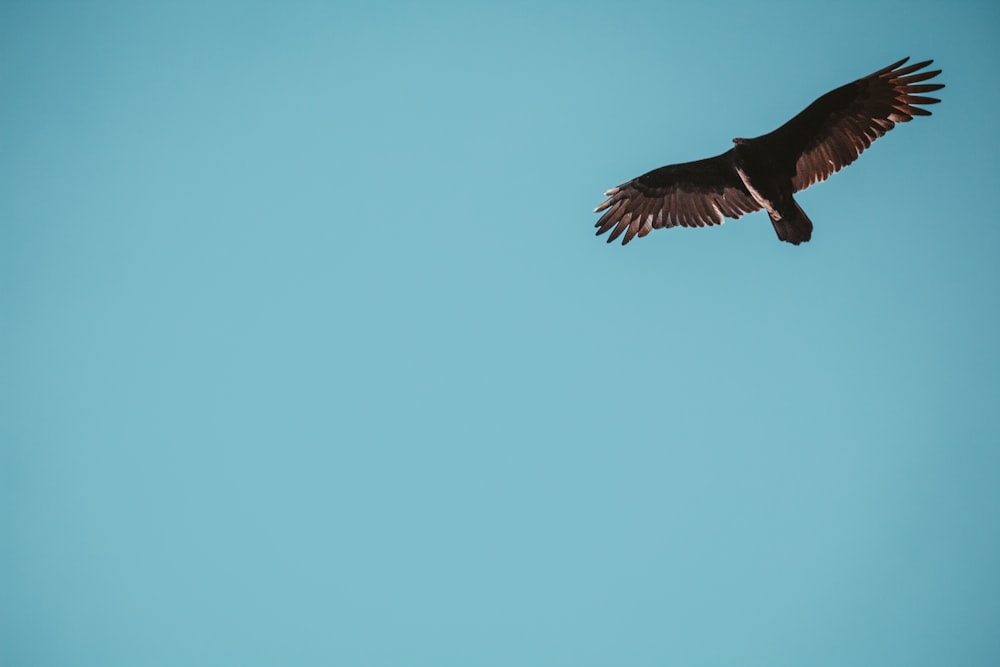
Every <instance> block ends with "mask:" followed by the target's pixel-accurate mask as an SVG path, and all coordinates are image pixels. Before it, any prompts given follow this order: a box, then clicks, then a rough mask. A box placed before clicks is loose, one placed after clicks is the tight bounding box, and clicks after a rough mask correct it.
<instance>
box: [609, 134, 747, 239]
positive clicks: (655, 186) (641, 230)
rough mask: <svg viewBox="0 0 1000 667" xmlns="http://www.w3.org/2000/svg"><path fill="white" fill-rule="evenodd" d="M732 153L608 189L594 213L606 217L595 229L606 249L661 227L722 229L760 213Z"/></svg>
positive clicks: (663, 169)
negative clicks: (732, 221)
mask: <svg viewBox="0 0 1000 667" xmlns="http://www.w3.org/2000/svg"><path fill="white" fill-rule="evenodd" d="M731 154H732V151H727V152H726V153H723V154H722V155H717V156H715V157H712V158H707V159H705V160H697V161H695V162H684V163H682V164H672V165H668V166H666V167H660V168H659V169H654V170H653V171H651V172H649V173H646V174H643V175H642V176H639V177H638V178H633V179H632V180H631V181H629V182H628V183H624V184H622V185H619V186H618V187H616V188H611V189H610V190H608V191H607V192H605V193H604V194H605V195H607V197H608V199H607V200H605V201H604V203H602V204H601V205H600V206H598V207H597V208H596V209H594V212H595V213H599V212H601V211H604V215H602V216H601V218H600V219H599V220H598V221H597V224H596V225H594V226H595V227H597V234H598V236H600V235H601V234H604V233H605V232H607V231H608V230H613V231H612V232H611V235H610V236H609V237H608V243H611V242H612V241H614V240H615V239H616V238H618V237H619V236H621V234H622V233H624V234H625V238H623V239H622V245H625V244H626V243H628V242H629V241H631V240H632V239H633V238H634V237H635V236H645V235H646V234H648V233H649V232H650V231H652V230H654V229H659V228H661V227H677V226H680V227H705V226H707V225H721V224H722V223H723V221H724V219H725V218H738V217H740V216H741V215H743V214H744V213H750V212H752V211H756V210H757V209H759V208H760V206H759V205H758V204H757V202H755V201H754V199H753V197H751V196H750V193H749V192H747V190H746V188H745V187H744V186H743V183H742V181H740V178H739V175H737V173H736V171H735V169H734V167H733V164H732V155H731Z"/></svg>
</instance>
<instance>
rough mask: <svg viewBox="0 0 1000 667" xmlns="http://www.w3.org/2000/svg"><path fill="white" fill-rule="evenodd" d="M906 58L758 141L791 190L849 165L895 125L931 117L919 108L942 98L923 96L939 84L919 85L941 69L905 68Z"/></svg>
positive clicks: (828, 97) (923, 64) (822, 99)
mask: <svg viewBox="0 0 1000 667" xmlns="http://www.w3.org/2000/svg"><path fill="white" fill-rule="evenodd" d="M907 60H909V58H903V59H902V60H900V61H899V62H895V63H893V64H892V65H889V66H888V67H885V68H883V69H880V70H879V71H877V72H873V73H872V74H869V75H868V76H866V77H863V78H861V79H858V80H857V81H853V82H851V83H849V84H847V85H845V86H841V87H840V88H837V89H836V90H832V91H830V92H829V93H827V94H826V95H823V96H822V97H820V98H819V99H818V100H816V101H815V102H813V103H812V104H810V105H809V106H808V107H806V108H805V109H804V110H803V111H802V112H801V113H800V114H798V115H797V116H796V117H795V118H793V119H791V120H790V121H788V122H787V123H785V124H784V125H782V126H781V127H779V128H778V129H777V130H775V131H774V132H771V133H770V134H766V135H764V136H762V137H759V139H760V141H761V143H762V144H763V146H764V147H765V150H766V152H767V154H768V155H769V156H771V159H772V160H774V161H775V162H776V163H778V164H782V165H785V168H786V169H789V171H791V173H792V187H793V188H794V189H795V191H796V192H798V191H799V190H805V189H806V188H808V187H809V186H810V185H812V184H813V183H818V182H820V181H824V180H826V179H827V178H829V177H830V175H831V174H833V173H834V172H836V171H840V170H841V169H843V168H844V167H846V166H847V165H849V164H851V163H852V162H854V161H855V160H856V159H858V156H859V155H861V152H862V151H863V150H865V149H866V148H868V147H869V146H871V145H872V142H873V141H875V140H876V139H878V138H879V137H881V136H882V135H884V134H885V133H886V132H888V131H889V130H891V129H892V128H893V127H895V125H896V123H905V122H908V121H910V120H912V119H913V117H914V116H929V115H931V112H930V111H928V110H927V109H924V108H923V107H922V106H920V105H925V104H937V103H938V102H940V101H941V100H939V99H937V98H936V97H926V96H924V93H929V92H932V91H935V90H940V89H942V88H944V84H940V83H923V82H924V81H927V80H928V79H933V78H934V77H936V76H937V75H938V74H940V73H941V70H926V69H924V68H925V67H927V66H928V65H930V64H931V63H932V62H933V61H931V60H925V61H924V62H919V63H914V64H912V65H905V63H906V61H907ZM904 65H905V66H904ZM920 70H923V71H920Z"/></svg>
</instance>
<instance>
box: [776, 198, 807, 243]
mask: <svg viewBox="0 0 1000 667" xmlns="http://www.w3.org/2000/svg"><path fill="white" fill-rule="evenodd" d="M779 213H780V215H781V217H780V218H778V219H777V220H776V219H775V217H774V215H773V214H771V224H772V225H774V231H775V232H777V233H778V238H779V239H781V240H782V241H788V242H789V243H794V244H795V245H799V244H800V243H805V242H806V241H808V240H809V239H811V238H812V232H813V223H812V220H810V219H809V216H807V215H806V214H805V211H803V210H802V208H801V207H800V206H799V204H798V202H796V201H795V200H794V199H792V200H791V202H790V205H789V206H783V207H782V208H781V210H780V211H779Z"/></svg>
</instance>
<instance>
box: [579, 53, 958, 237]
mask: <svg viewBox="0 0 1000 667" xmlns="http://www.w3.org/2000/svg"><path fill="white" fill-rule="evenodd" d="M908 60H909V58H904V59H902V60H900V61H899V62H895V63H893V64H892V65H889V66H888V67H885V68H883V69H880V70H878V71H877V72H874V73H872V74H869V75H868V76H866V77H863V78H861V79H858V80H857V81H854V82H852V83H849V84H847V85H846V86H841V87H840V88H837V89H836V90H832V91H830V92H829V93H827V94H826V95H823V96H822V97H820V98H819V99H817V100H816V101H815V102H813V103H812V104H810V105H809V106H808V107H806V108H805V110H804V111H802V113H800V114H799V115H797V116H795V117H794V118H792V119H791V120H790V121H788V122H787V123H785V124H784V125H782V126H781V127H779V128H778V129H777V130H775V131H773V132H771V133H769V134H764V135H761V136H759V137H754V138H753V139H744V138H736V139H733V147H732V148H730V149H729V150H728V151H726V152H725V153H722V154H721V155H716V156H715V157H710V158H707V159H704V160H696V161H694V162H684V163H681V164H672V165H668V166H666V167H660V168H659V169H654V170H653V171H650V172H648V173H646V174H643V175H642V176H639V177H638V178H633V179H632V180H631V181H629V182H628V183H624V184H622V185H619V186H618V187H616V188H611V189H610V190H608V191H607V192H605V193H604V194H605V195H606V196H607V200H605V201H604V203H602V204H601V205H600V206H598V207H597V208H596V209H594V212H595V213H600V212H602V211H603V215H601V217H600V219H599V220H598V221H597V224H596V225H595V226H596V227H597V235H598V236H600V235H601V234H604V233H606V232H608V231H610V232H611V234H610V235H609V236H608V243H611V242H612V241H614V240H615V239H617V238H618V237H619V236H622V234H624V237H623V238H622V245H625V244H626V243H628V242H629V241H631V240H632V239H633V238H635V237H636V236H645V235H646V234H648V233H649V232H650V231H652V230H654V229H659V228H661V227H678V226H680V227H704V226H706V225H720V224H722V223H723V222H724V220H725V218H734V219H735V218H739V217H740V216H742V215H743V214H744V213H752V212H753V211H757V210H760V209H764V210H765V211H767V214H768V216H770V218H771V224H773V225H774V231H775V232H777V234H778V238H779V239H781V240H782V241H787V242H788V243H793V244H795V245H799V244H800V243H805V242H806V241H808V240H809V239H810V238H811V237H812V229H813V224H812V221H810V220H809V218H808V216H806V214H805V213H804V212H803V211H802V209H801V208H800V207H799V205H798V203H797V202H796V201H795V199H794V197H793V195H794V194H795V193H796V192H799V191H800V190H805V189H806V188H808V187H809V186H810V185H812V184H813V183H818V182H820V181H824V180H826V179H827V178H829V176H830V175H831V174H833V173H834V172H836V171H840V170H841V169H842V168H844V167H846V166H847V165H849V164H851V163H852V162H854V160H856V159H857V157H858V156H859V155H860V154H861V152H862V151H863V150H865V149H866V148H868V147H869V146H871V144H872V142H873V141H875V140H876V139H878V138H879V137H881V136H882V135H883V134H885V133H886V132H888V131H889V130H891V129H892V128H893V127H894V126H895V124H896V123H905V122H907V121H910V120H912V119H913V117H914V116H929V115H931V112H930V111H928V110H927V109H924V108H923V107H922V106H919V105H926V104H936V103H938V102H940V101H941V100H939V99H937V98H934V97H926V96H925V95H924V93H929V92H931V91H935V90H940V89H941V88H944V85H943V84H940V83H923V82H925V81H927V80H929V79H932V78H934V77H935V76H937V75H938V74H940V73H941V70H926V69H924V68H925V67H927V66H928V65H930V64H931V63H932V62H933V61H931V60H925V61H924V62H919V63H915V64H911V65H906V62H907V61H908Z"/></svg>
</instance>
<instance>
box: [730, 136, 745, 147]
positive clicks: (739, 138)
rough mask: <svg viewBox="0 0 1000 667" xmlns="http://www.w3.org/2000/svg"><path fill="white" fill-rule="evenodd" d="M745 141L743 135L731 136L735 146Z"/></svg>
mask: <svg viewBox="0 0 1000 667" xmlns="http://www.w3.org/2000/svg"><path fill="white" fill-rule="evenodd" d="M745 141H746V139H744V138H743V137H733V143H734V144H736V145H737V146H739V145H740V144H742V143H744V142H745Z"/></svg>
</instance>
